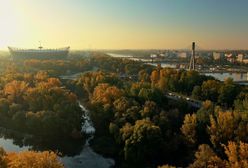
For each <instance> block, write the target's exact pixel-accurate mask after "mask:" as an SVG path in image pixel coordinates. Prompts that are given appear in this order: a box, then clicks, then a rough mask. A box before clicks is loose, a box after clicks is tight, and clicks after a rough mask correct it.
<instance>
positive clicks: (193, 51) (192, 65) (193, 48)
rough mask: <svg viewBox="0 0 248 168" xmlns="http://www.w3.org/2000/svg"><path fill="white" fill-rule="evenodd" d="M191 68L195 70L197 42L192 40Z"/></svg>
mask: <svg viewBox="0 0 248 168" xmlns="http://www.w3.org/2000/svg"><path fill="white" fill-rule="evenodd" d="M189 70H195V42H192V55H191V58H190V62H189Z"/></svg>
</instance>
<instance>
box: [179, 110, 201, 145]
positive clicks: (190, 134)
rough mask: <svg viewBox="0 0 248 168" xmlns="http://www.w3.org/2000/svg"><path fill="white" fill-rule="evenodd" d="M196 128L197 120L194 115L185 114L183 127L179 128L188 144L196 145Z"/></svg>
mask: <svg viewBox="0 0 248 168" xmlns="http://www.w3.org/2000/svg"><path fill="white" fill-rule="evenodd" d="M196 127H197V119H196V115H195V114H192V115H190V114H186V115H185V118H184V121H183V125H182V127H181V131H182V133H183V135H184V136H185V138H186V139H187V140H188V141H189V142H190V143H193V144H194V143H196V141H197V132H196V129H197V128H196Z"/></svg>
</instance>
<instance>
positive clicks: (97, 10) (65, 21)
mask: <svg viewBox="0 0 248 168" xmlns="http://www.w3.org/2000/svg"><path fill="white" fill-rule="evenodd" d="M1 3H2V5H1V7H0V20H1V23H2V24H1V28H0V49H1V50H2V49H7V46H16V47H23V48H36V47H37V46H38V45H39V43H38V41H41V42H42V44H43V46H44V47H46V48H54V47H64V46H68V45H70V46H71V48H72V49H183V48H186V47H187V46H190V44H191V42H192V41H196V43H197V44H199V46H200V47H201V48H202V49H248V46H247V44H248V39H247V38H246V35H247V34H248V22H247V19H246V16H247V15H248V11H247V10H246V7H247V5H248V2H247V1H246V0H238V1H232V0H226V1H224V2H223V1H215V0H208V1H204V0H185V1H175V0H165V1H164V0H157V1H149V0H142V1H141V0H134V1H133V0H132V1H131V0H125V1H124V0H120V1H116V0H108V1H102V0H94V1H90V0H85V1H80V0H71V1H69V0H54V1H49V0H36V1H35V2H34V1H32V0H23V1H22V2H20V1H17V0H9V1H5V0H1Z"/></svg>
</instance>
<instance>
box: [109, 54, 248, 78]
mask: <svg viewBox="0 0 248 168" xmlns="http://www.w3.org/2000/svg"><path fill="white" fill-rule="evenodd" d="M106 54H107V55H109V56H111V57H115V58H126V59H130V60H134V61H143V62H144V63H145V62H147V59H146V60H142V59H137V58H135V57H133V56H132V55H124V54H113V53H106ZM148 64H149V65H153V66H157V63H148ZM161 67H163V68H176V67H177V65H176V64H173V63H162V64H161ZM204 74H205V75H207V76H212V77H214V78H216V79H218V80H220V81H224V80H225V79H226V78H232V79H233V80H234V81H240V82H247V81H248V74H247V73H204Z"/></svg>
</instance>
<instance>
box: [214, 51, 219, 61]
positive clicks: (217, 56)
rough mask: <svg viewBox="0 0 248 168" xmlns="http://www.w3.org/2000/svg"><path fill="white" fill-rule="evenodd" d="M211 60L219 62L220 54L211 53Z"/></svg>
mask: <svg viewBox="0 0 248 168" xmlns="http://www.w3.org/2000/svg"><path fill="white" fill-rule="evenodd" d="M213 59H214V60H220V59H221V53H218V52H213Z"/></svg>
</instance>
